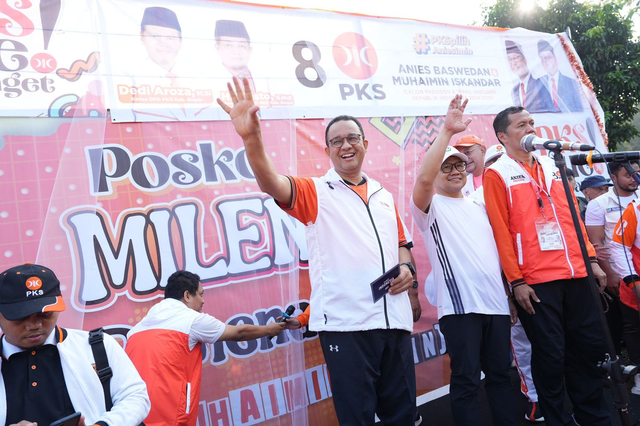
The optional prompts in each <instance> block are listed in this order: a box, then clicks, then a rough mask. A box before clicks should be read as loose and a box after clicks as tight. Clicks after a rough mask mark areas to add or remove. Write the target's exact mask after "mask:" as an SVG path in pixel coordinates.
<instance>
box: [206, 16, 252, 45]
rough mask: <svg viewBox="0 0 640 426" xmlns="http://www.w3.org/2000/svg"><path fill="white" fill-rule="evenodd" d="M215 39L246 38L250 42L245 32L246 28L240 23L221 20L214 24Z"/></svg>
mask: <svg viewBox="0 0 640 426" xmlns="http://www.w3.org/2000/svg"><path fill="white" fill-rule="evenodd" d="M214 35H215V37H216V38H218V37H239V38H246V39H247V40H249V41H251V39H250V38H249V33H248V32H247V28H246V27H245V26H244V24H243V23H242V22H240V21H227V20H221V21H217V22H216V30H215V34H214Z"/></svg>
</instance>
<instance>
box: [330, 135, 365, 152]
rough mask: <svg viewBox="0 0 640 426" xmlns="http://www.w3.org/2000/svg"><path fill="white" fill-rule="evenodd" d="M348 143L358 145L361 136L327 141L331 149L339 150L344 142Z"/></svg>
mask: <svg viewBox="0 0 640 426" xmlns="http://www.w3.org/2000/svg"><path fill="white" fill-rule="evenodd" d="M345 140H346V141H347V142H349V144H350V145H358V144H359V143H360V141H361V140H362V136H360V135H358V134H355V133H354V134H351V135H349V136H345V137H342V138H341V137H337V138H333V139H331V140H330V141H329V145H331V147H333V148H336V149H337V148H341V147H342V145H344V141H345Z"/></svg>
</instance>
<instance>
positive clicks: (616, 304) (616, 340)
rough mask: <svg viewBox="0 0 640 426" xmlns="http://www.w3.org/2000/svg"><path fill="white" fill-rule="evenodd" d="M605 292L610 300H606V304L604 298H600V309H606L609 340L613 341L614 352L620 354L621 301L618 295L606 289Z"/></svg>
mask: <svg viewBox="0 0 640 426" xmlns="http://www.w3.org/2000/svg"><path fill="white" fill-rule="evenodd" d="M605 292H606V293H607V294H608V295H609V296H611V300H610V301H607V302H606V304H605V301H604V299H602V298H601V299H600V301H601V303H602V309H607V311H606V312H605V317H606V318H607V325H608V326H609V334H611V340H612V341H613V348H614V349H615V350H616V354H618V355H620V349H621V343H622V339H623V337H624V336H623V333H624V328H623V327H624V326H623V319H622V311H621V308H620V305H621V304H622V302H620V296H615V295H613V294H611V293H609V292H608V291H607V290H605Z"/></svg>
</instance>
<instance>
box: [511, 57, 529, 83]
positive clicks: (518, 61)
mask: <svg viewBox="0 0 640 426" xmlns="http://www.w3.org/2000/svg"><path fill="white" fill-rule="evenodd" d="M507 60H508V61H509V66H510V67H511V71H513V73H514V74H515V75H517V76H518V77H519V78H521V79H522V78H525V77H526V76H527V74H529V68H528V67H527V60H526V59H525V57H524V56H522V55H521V54H519V53H508V54H507Z"/></svg>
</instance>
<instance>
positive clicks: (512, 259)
mask: <svg viewBox="0 0 640 426" xmlns="http://www.w3.org/2000/svg"><path fill="white" fill-rule="evenodd" d="M483 186H484V199H485V204H486V207H487V214H488V215H489V221H490V222H491V228H492V229H493V237H494V238H495V240H496V245H497V246H498V254H499V255H500V263H502V270H503V271H504V274H505V276H506V277H507V280H508V281H509V282H510V283H511V284H514V283H517V282H519V281H522V282H524V279H523V277H522V272H521V271H520V267H519V266H518V256H517V255H516V252H515V249H514V247H513V238H512V237H511V232H510V231H509V209H508V207H507V206H508V203H509V200H507V189H506V186H505V184H504V182H503V181H502V178H501V177H500V175H499V174H498V172H496V171H495V170H492V169H488V170H486V171H485V173H484V183H483Z"/></svg>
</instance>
